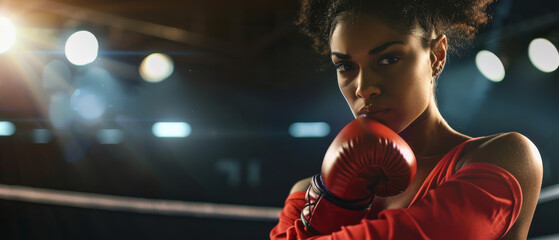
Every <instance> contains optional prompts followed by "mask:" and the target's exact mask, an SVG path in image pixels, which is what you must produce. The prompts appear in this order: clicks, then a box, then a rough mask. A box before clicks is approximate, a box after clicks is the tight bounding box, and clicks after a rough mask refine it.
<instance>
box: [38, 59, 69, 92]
mask: <svg viewBox="0 0 559 240" xmlns="http://www.w3.org/2000/svg"><path fill="white" fill-rule="evenodd" d="M71 79H72V72H71V71H70V68H69V67H68V65H66V64H65V63H64V62H62V61H60V60H52V61H50V62H49V63H48V64H47V65H46V66H45V68H44V69H43V87H44V88H45V89H46V90H47V91H48V92H50V93H57V92H64V91H66V90H67V89H68V88H69V85H70V82H71Z"/></svg>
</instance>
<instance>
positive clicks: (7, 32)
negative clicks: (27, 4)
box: [0, 17, 16, 54]
mask: <svg viewBox="0 0 559 240" xmlns="http://www.w3.org/2000/svg"><path fill="white" fill-rule="evenodd" d="M15 42H16V28H15V27H14V24H13V23H12V22H11V21H10V20H8V19H7V18H5V17H0V54H2V53H4V52H6V51H8V50H9V49H10V48H11V47H12V46H13V45H14V43H15Z"/></svg>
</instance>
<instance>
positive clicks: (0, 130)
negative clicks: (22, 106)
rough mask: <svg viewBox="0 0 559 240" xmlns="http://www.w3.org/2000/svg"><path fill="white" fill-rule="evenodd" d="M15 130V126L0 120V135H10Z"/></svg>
mask: <svg viewBox="0 0 559 240" xmlns="http://www.w3.org/2000/svg"><path fill="white" fill-rule="evenodd" d="M15 132H16V126H15V125H14V124H13V123H11V122H7V121H0V136H12V135H14V133H15Z"/></svg>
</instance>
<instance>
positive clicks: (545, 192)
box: [538, 184, 559, 204]
mask: <svg viewBox="0 0 559 240" xmlns="http://www.w3.org/2000/svg"><path fill="white" fill-rule="evenodd" d="M557 199H559V184H555V185H551V186H547V187H545V188H542V190H541V191H540V198H539V199H538V204H542V203H545V202H549V201H553V200H557Z"/></svg>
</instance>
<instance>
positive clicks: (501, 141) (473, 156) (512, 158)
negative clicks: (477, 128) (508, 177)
mask: <svg viewBox="0 0 559 240" xmlns="http://www.w3.org/2000/svg"><path fill="white" fill-rule="evenodd" d="M476 142H477V143H475V144H474V147H473V148H472V149H470V151H469V153H468V154H467V155H466V156H465V159H464V163H463V166H465V165H468V164H469V163H473V162H488V163H492V164H495V165H497V166H500V167H502V168H504V169H506V170H507V171H509V172H510V173H512V174H513V175H514V176H515V177H517V178H518V177H520V176H517V174H520V175H524V174H526V173H528V172H531V174H536V175H539V176H540V177H541V174H542V161H541V157H540V153H539V151H538V149H537V147H536V146H535V145H534V144H533V143H532V141H530V139H528V138H527V137H525V136H524V135H522V134H520V133H517V132H509V133H500V134H495V135H491V136H487V137H483V138H480V139H478V140H476ZM538 172H539V173H540V174H537V173H538ZM518 180H520V179H518Z"/></svg>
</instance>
